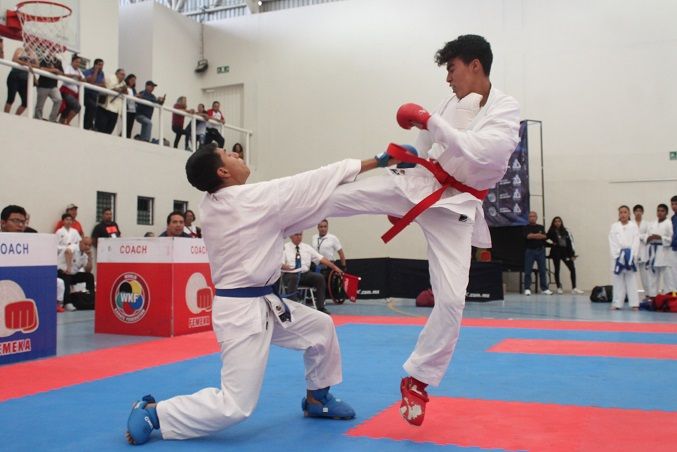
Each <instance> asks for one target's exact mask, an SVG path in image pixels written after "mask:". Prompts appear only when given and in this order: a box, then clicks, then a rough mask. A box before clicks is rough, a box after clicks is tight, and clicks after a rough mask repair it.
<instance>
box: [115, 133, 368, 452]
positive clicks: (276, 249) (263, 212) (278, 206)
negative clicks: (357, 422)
mask: <svg viewBox="0 0 677 452" xmlns="http://www.w3.org/2000/svg"><path fill="white" fill-rule="evenodd" d="M376 166H377V161H376V160H375V159H370V160H364V161H362V162H360V161H359V160H344V161H342V162H338V163H334V164H332V165H328V166H325V167H322V168H320V169H318V170H314V171H308V172H305V173H301V174H297V175H295V176H291V177H284V178H281V179H275V180H271V181H267V182H259V183H256V184H248V185H246V184H245V182H246V181H247V178H248V177H249V168H247V165H246V164H245V163H244V162H243V161H242V160H241V159H240V158H238V155H237V154H235V153H232V152H226V151H224V150H223V149H220V148H217V147H216V145H215V144H214V143H210V144H207V145H204V146H202V147H201V148H200V149H199V150H198V151H196V152H195V153H194V154H192V155H191V156H190V157H189V158H188V161H187V163H186V173H187V177H188V181H189V182H190V183H191V185H193V186H194V187H196V188H197V189H198V190H200V191H205V192H207V193H206V194H205V196H204V198H203V200H202V202H201V204H200V210H199V212H200V219H201V223H202V238H203V240H204V242H205V245H206V247H207V254H208V256H209V262H210V267H211V273H212V281H213V282H214V285H215V286H216V296H215V298H214V303H213V308H212V324H213V330H214V334H215V335H216V340H217V341H218V342H219V346H220V348H221V363H222V369H221V384H220V386H219V388H206V389H203V390H201V391H198V392H196V393H195V394H192V395H188V396H178V397H173V398H171V399H168V400H163V401H161V402H158V403H157V404H156V403H155V399H153V398H152V396H147V397H144V399H143V400H141V401H139V402H137V403H136V404H135V405H134V408H133V409H132V412H131V414H130V416H129V419H128V422H127V434H126V436H127V440H128V441H129V442H130V443H132V444H142V443H144V442H146V441H148V439H149V437H150V434H151V432H152V431H153V429H159V430H160V432H161V433H162V437H163V438H164V439H187V438H195V437H200V436H205V435H209V434H210V433H213V432H217V431H219V430H222V429H224V428H227V427H229V426H231V425H234V424H237V423H238V422H241V421H243V420H245V419H246V418H248V417H249V416H250V415H251V414H252V412H253V411H254V408H255V407H256V403H257V401H258V398H259V393H260V391H261V384H262V383H263V375H264V371H265V367H266V361H267V360H268V352H269V349H270V345H271V344H276V345H279V346H282V347H285V348H291V349H295V350H302V351H303V353H304V363H305V368H306V372H305V375H306V385H307V386H306V387H307V391H306V397H305V398H304V399H303V400H302V408H303V411H304V413H305V414H306V415H307V416H312V417H328V418H333V419H336V418H339V419H352V418H353V417H354V416H355V412H354V411H353V409H352V408H351V407H350V406H349V405H348V404H347V403H345V402H343V401H340V400H339V399H335V398H334V397H333V396H332V395H331V393H329V387H330V386H334V385H336V384H338V383H340V382H341V379H342V377H341V353H340V350H339V344H338V339H337V337H336V330H335V328H334V323H333V322H332V320H331V317H329V316H327V315H325V314H323V313H321V312H318V311H316V310H315V309H312V308H309V307H307V306H305V305H303V304H300V303H292V302H288V301H285V300H283V299H280V298H279V297H278V296H276V295H275V294H274V293H273V284H274V283H275V282H276V281H277V280H278V279H279V278H280V271H281V270H280V261H281V259H282V250H283V243H284V238H285V237H287V236H289V234H290V233H291V232H295V231H298V230H303V229H304V228H300V229H296V228H294V229H291V230H290V228H289V226H290V222H291V221H292V219H294V220H293V221H297V222H300V224H303V225H305V228H307V227H310V226H311V225H313V224H317V221H318V220H317V218H316V217H315V215H316V213H317V211H318V210H319V208H320V207H321V206H322V205H323V204H324V203H325V202H326V201H327V199H328V198H329V196H330V195H331V194H332V192H333V191H334V190H335V189H336V187H337V186H339V185H340V184H343V183H346V182H350V181H352V180H354V179H355V177H357V175H358V174H359V173H360V172H362V171H365V170H368V169H373V168H376ZM308 193H312V194H313V195H312V196H308ZM281 383H282V384H283V385H284V384H286V383H285V382H281Z"/></svg>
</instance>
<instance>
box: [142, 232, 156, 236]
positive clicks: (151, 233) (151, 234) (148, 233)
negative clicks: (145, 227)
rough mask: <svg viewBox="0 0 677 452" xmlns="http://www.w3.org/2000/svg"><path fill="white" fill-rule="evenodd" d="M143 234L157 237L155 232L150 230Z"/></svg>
mask: <svg viewBox="0 0 677 452" xmlns="http://www.w3.org/2000/svg"><path fill="white" fill-rule="evenodd" d="M143 236H144V237H155V233H154V232H153V231H148V232H146V233H145V234H144V235H143Z"/></svg>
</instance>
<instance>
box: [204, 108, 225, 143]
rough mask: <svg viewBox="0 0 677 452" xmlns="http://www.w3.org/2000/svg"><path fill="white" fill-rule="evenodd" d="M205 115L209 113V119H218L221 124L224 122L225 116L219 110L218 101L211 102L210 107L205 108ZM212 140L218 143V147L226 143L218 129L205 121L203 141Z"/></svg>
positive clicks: (208, 141)
mask: <svg viewBox="0 0 677 452" xmlns="http://www.w3.org/2000/svg"><path fill="white" fill-rule="evenodd" d="M207 115H209V119H211V120H212V121H218V122H220V123H221V124H225V123H226V118H225V116H223V113H222V112H221V104H220V103H219V102H218V101H214V102H212V108H211V109H209V110H207ZM212 141H216V144H218V145H219V147H220V148H223V146H224V145H225V144H226V140H224V139H223V135H221V132H219V129H217V128H216V127H215V126H214V124H213V123H207V138H206V141H205V143H206V144H209V143H211V142H212Z"/></svg>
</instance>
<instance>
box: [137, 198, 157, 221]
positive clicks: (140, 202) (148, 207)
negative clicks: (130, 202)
mask: <svg viewBox="0 0 677 452" xmlns="http://www.w3.org/2000/svg"><path fill="white" fill-rule="evenodd" d="M154 204H155V199H154V198H146V197H145V196H139V197H138V198H137V201H136V224H146V225H152V224H153V218H154V216H155V215H154V214H155V212H154V210H153V207H154Z"/></svg>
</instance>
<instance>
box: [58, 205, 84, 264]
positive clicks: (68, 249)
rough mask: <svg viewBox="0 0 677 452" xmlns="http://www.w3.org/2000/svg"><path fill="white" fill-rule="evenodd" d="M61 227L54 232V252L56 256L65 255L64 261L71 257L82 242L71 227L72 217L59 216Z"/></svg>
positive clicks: (67, 215) (65, 214) (69, 215)
mask: <svg viewBox="0 0 677 452" xmlns="http://www.w3.org/2000/svg"><path fill="white" fill-rule="evenodd" d="M61 221H62V223H63V226H61V227H60V228H59V229H57V230H56V232H55V233H54V234H56V251H57V253H58V254H65V255H66V260H69V259H71V258H72V257H73V252H74V251H75V250H76V249H77V247H78V245H79V244H80V240H82V236H81V235H80V234H79V233H78V231H76V230H75V228H73V227H72V225H73V217H72V216H71V214H70V213H64V214H63V215H61Z"/></svg>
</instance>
